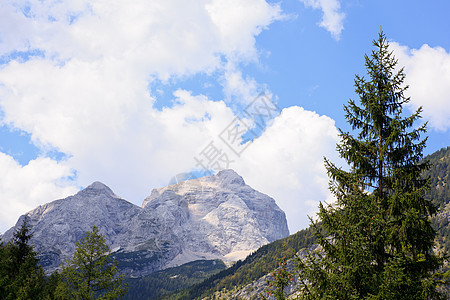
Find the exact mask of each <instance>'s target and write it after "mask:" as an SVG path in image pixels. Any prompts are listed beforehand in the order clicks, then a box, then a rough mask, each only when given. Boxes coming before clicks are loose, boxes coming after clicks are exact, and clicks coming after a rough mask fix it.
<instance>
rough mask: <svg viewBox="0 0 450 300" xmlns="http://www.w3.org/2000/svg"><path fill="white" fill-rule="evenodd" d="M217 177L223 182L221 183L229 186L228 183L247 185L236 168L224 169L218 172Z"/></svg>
mask: <svg viewBox="0 0 450 300" xmlns="http://www.w3.org/2000/svg"><path fill="white" fill-rule="evenodd" d="M216 177H217V178H218V180H219V181H220V182H221V185H223V186H228V185H245V181H244V179H243V178H242V176H240V175H239V174H238V173H236V172H235V171H234V170H231V169H227V170H222V171H220V172H219V173H217V175H216Z"/></svg>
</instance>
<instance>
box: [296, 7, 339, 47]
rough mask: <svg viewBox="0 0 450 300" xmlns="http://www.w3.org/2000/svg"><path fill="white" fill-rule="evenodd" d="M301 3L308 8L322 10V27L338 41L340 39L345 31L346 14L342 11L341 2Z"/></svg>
mask: <svg viewBox="0 0 450 300" xmlns="http://www.w3.org/2000/svg"><path fill="white" fill-rule="evenodd" d="M300 2H303V3H304V4H305V6H307V7H311V8H313V9H320V10H322V13H323V15H322V20H321V21H320V23H319V25H320V27H323V28H324V29H326V30H327V31H329V32H330V33H331V35H332V36H333V37H334V38H335V39H336V40H339V39H340V37H341V32H342V30H343V29H344V19H345V14H344V13H343V12H341V11H340V9H341V4H340V2H339V0H300Z"/></svg>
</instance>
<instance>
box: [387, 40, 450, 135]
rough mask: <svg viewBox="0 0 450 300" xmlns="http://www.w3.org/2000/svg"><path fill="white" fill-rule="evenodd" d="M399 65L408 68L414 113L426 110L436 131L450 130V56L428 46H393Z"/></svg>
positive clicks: (430, 123) (408, 82)
mask: <svg viewBox="0 0 450 300" xmlns="http://www.w3.org/2000/svg"><path fill="white" fill-rule="evenodd" d="M391 47H392V49H393V50H394V55H395V56H396V58H397V59H398V61H399V66H404V67H405V73H406V84H408V85H409V89H408V91H407V96H410V97H411V102H410V103H411V104H410V106H409V107H410V108H411V110H416V109H417V108H418V107H420V106H422V107H423V113H422V116H423V117H424V118H425V120H427V121H428V122H429V125H430V126H431V127H432V128H433V129H435V130H441V131H446V130H448V129H449V128H450V105H449V103H450V85H449V82H450V53H449V52H448V51H446V50H445V49H444V48H442V47H430V46H429V45H427V44H424V45H422V47H420V48H419V49H410V48H408V47H407V46H402V45H400V44H398V43H395V42H393V43H391Z"/></svg>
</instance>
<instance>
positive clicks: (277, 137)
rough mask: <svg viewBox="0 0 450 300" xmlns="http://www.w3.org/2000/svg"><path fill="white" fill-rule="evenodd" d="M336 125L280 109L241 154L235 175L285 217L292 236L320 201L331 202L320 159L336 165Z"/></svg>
mask: <svg viewBox="0 0 450 300" xmlns="http://www.w3.org/2000/svg"><path fill="white" fill-rule="evenodd" d="M337 134H338V131H337V129H336V127H335V125H334V120H332V119H330V118H329V117H327V116H319V115H318V114H317V113H315V112H311V111H307V110H304V109H303V108H301V107H298V106H293V107H289V108H285V109H283V111H282V113H281V114H280V115H279V116H278V117H276V118H275V119H274V122H273V124H272V125H271V126H269V127H268V128H267V129H266V131H265V132H264V134H263V135H262V136H261V137H259V138H258V139H256V140H255V141H254V142H253V144H251V145H250V146H249V147H248V148H247V149H246V150H245V151H244V152H243V153H242V158H241V159H239V161H238V162H237V165H236V167H235V169H236V170H237V172H238V173H239V174H241V175H242V176H243V177H244V179H245V180H246V182H247V183H248V184H250V185H251V186H252V187H254V188H256V189H257V190H259V191H261V192H263V193H266V194H268V195H270V196H272V197H273V198H274V199H276V200H277V203H278V205H279V206H280V207H281V208H282V209H283V210H284V211H285V212H286V215H287V219H288V224H289V229H290V231H291V233H294V232H296V231H298V230H299V229H302V228H305V227H307V226H308V225H309V220H308V218H307V215H309V216H311V217H315V213H316V212H317V209H318V204H319V201H331V199H332V198H331V197H332V196H331V194H330V192H329V191H328V177H327V174H326V170H325V167H324V159H323V158H324V156H325V157H327V158H328V159H330V160H331V161H333V162H335V163H337V164H338V165H339V161H338V159H337V154H336V151H335V149H336V142H337V141H338V136H337Z"/></svg>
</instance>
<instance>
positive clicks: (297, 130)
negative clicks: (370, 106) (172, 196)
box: [0, 0, 336, 231]
mask: <svg viewBox="0 0 450 300" xmlns="http://www.w3.org/2000/svg"><path fill="white" fill-rule="evenodd" d="M281 17H282V16H281V11H280V8H279V5H275V4H268V3H266V2H265V1H263V0H249V1H237V0H235V1H225V0H208V1H206V0H203V1H197V2H195V4H193V3H191V2H186V1H175V0H170V1H167V0H164V1H144V0H142V1H140V0H138V1H133V2H132V3H131V2H129V1H114V2H105V1H101V0H96V1H87V0H78V1H63V2H61V1H44V2H43V1H39V0H30V1H27V2H26V3H25V2H19V3H18V2H17V1H13V0H6V1H2V2H1V3H0V57H3V59H5V57H8V56H10V57H12V58H14V57H15V56H14V53H16V52H17V51H19V52H20V51H22V52H27V51H31V50H33V51H36V53H38V55H37V56H34V57H33V56H31V57H29V58H28V59H25V60H20V59H17V60H16V59H11V60H9V61H8V59H6V61H7V63H5V64H3V65H0V107H1V113H2V114H1V115H2V118H1V120H0V122H1V123H2V124H6V125H7V126H9V127H12V128H19V129H21V130H24V131H26V132H28V133H30V134H31V139H32V142H33V143H34V144H35V145H37V146H38V147H39V148H40V149H41V150H42V151H43V153H44V154H45V150H46V149H56V150H58V151H60V152H63V153H65V154H67V155H68V157H67V158H66V159H65V160H64V161H59V162H58V161H55V160H52V159H50V158H45V157H39V158H37V159H36V160H33V161H31V162H30V163H29V164H28V165H26V166H20V165H19V164H18V163H17V162H15V161H14V160H13V158H12V157H10V156H7V155H5V154H3V153H0V164H2V168H1V170H2V172H3V173H2V175H1V176H2V177H1V178H2V184H0V186H1V188H0V198H1V199H2V200H1V205H2V207H8V208H7V209H5V210H3V211H4V212H5V213H4V216H5V218H3V215H2V218H1V220H2V221H1V222H2V223H1V224H0V226H1V228H0V230H1V231H3V230H4V229H6V228H7V227H8V226H11V225H13V223H14V221H15V220H16V219H17V217H18V216H19V215H20V214H22V213H24V212H25V211H27V210H29V209H31V208H33V207H35V206H37V205H38V204H42V203H45V202H48V201H51V200H54V199H57V198H61V197H65V196H67V195H69V194H73V193H74V192H75V191H76V190H77V189H78V187H79V186H87V185H88V184H90V183H91V182H93V181H95V180H100V181H103V182H104V183H106V184H107V185H109V186H110V187H111V188H112V189H113V190H114V191H115V192H116V193H117V194H118V195H120V196H122V197H124V198H125V199H127V200H129V201H132V202H133V203H135V204H137V205H140V204H141V202H142V200H143V199H144V197H145V196H147V195H148V194H149V193H150V189H151V188H154V187H158V186H163V185H166V184H167V183H168V180H169V179H170V178H171V177H172V176H174V175H175V174H178V173H182V172H186V171H189V170H192V169H193V168H194V167H196V162H195V160H194V156H196V155H197V154H198V153H199V152H200V151H201V150H202V149H203V148H204V147H205V146H206V145H207V144H208V143H209V142H211V141H214V142H216V141H217V142H220V141H219V139H218V134H219V133H220V132H222V131H223V129H224V128H225V127H226V126H227V125H229V124H230V122H231V121H232V120H233V119H234V118H235V114H234V113H233V110H232V109H231V108H230V103H228V102H225V101H217V100H219V99H208V98H207V97H205V96H203V95H197V94H195V95H194V94H192V93H191V92H189V91H186V90H181V89H180V90H177V91H176V92H175V93H174V94H173V99H172V100H173V103H172V105H171V106H170V107H163V108H162V109H160V110H158V109H155V108H154V106H153V104H154V102H155V101H156V100H157V98H156V97H157V96H156V95H155V93H154V91H152V90H149V86H151V83H152V81H153V80H155V79H157V80H159V81H161V82H163V84H164V82H167V81H171V80H172V81H171V82H173V80H175V82H176V79H177V78H183V77H186V76H190V75H193V74H198V73H206V74H215V75H214V76H216V79H218V80H219V81H220V83H221V84H222V85H223V88H224V94H225V97H238V98H242V99H244V100H245V99H247V100H249V99H252V98H253V97H254V96H255V95H256V91H257V90H258V89H260V88H261V86H260V85H259V84H258V83H257V82H256V81H255V80H253V79H252V78H247V77H245V76H244V75H243V74H242V73H241V71H240V69H239V67H238V66H239V65H240V64H242V63H248V62H252V61H257V59H258V51H257V49H256V48H255V37H256V36H257V35H258V34H259V33H260V32H261V31H262V30H264V29H265V28H267V27H268V26H269V25H270V24H271V23H272V22H274V21H275V20H278V19H280V18H281ZM33 53H34V52H33ZM211 76H213V75H211ZM213 100H215V101H213ZM335 134H336V132H335V129H334V124H333V122H332V120H331V119H329V118H327V117H323V116H322V117H321V116H318V115H317V114H315V113H313V112H308V111H305V110H303V109H301V108H298V107H297V108H289V109H285V110H284V111H283V113H282V114H281V115H280V116H279V117H278V118H276V119H275V120H274V122H273V123H272V124H269V127H268V128H267V130H266V131H265V132H264V133H263V134H262V135H261V136H260V137H259V138H257V139H256V140H255V141H254V143H253V144H251V145H250V146H249V147H248V149H247V150H246V151H245V153H243V156H242V157H240V158H239V159H236V164H234V165H231V166H230V167H233V168H235V169H236V170H237V171H238V172H239V173H241V174H242V175H243V176H244V178H245V179H246V180H247V182H248V183H249V184H251V185H253V186H254V187H255V188H257V189H260V190H261V191H263V192H265V193H267V194H269V195H271V196H273V197H275V198H276V199H277V201H278V202H279V203H280V205H281V207H282V208H283V209H285V210H289V212H288V217H289V218H290V220H289V224H290V226H291V230H293V231H295V230H298V229H299V228H300V227H305V226H306V225H307V221H306V219H305V216H306V214H307V213H310V212H312V211H313V210H314V209H315V208H316V207H317V201H319V200H324V199H326V198H327V197H329V195H328V194H327V188H326V178H325V177H324V176H325V173H324V170H323V159H322V155H324V154H325V155H326V153H329V152H330V151H331V149H334V143H335ZM222 146H223V145H222ZM330 155H331V154H330ZM261 162H263V163H261ZM75 171H76V177H75V179H74V180H71V179H70V178H72V177H71V176H74V174H75ZM274 174H276V176H274ZM302 174H303V175H302ZM304 174H307V175H304ZM6 179H8V180H6ZM4 199H8V200H4ZM11 203H13V204H14V205H12V204H11ZM296 213H299V215H296ZM6 215H8V217H6ZM299 216H301V217H299ZM299 218H302V219H303V220H301V221H299V220H298V219H299ZM296 219H297V220H296ZM3 220H4V221H3Z"/></svg>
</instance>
